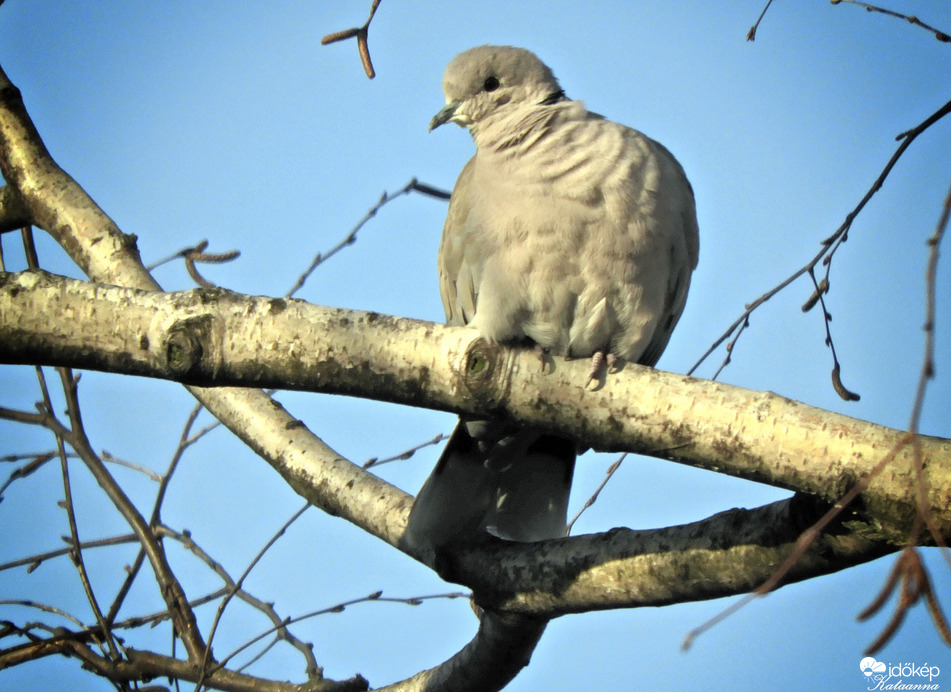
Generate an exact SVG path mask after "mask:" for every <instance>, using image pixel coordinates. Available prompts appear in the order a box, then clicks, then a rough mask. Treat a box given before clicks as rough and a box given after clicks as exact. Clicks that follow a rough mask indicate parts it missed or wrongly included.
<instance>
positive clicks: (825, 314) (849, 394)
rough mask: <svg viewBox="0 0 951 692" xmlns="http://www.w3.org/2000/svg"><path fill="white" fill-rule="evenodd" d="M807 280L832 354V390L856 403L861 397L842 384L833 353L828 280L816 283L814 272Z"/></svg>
mask: <svg viewBox="0 0 951 692" xmlns="http://www.w3.org/2000/svg"><path fill="white" fill-rule="evenodd" d="M809 278H810V279H812V285H813V286H815V287H816V290H815V291H814V292H813V294H812V296H815V297H816V298H818V300H819V303H820V304H821V305H822V323H823V324H824V325H825V330H826V346H828V348H829V350H830V351H831V352H832V388H833V389H835V393H836V394H838V395H839V396H840V397H841V398H842V400H843V401H858V400H859V399H861V397H860V396H859V395H858V394H856V393H855V392H853V391H850V390H849V389H846V387H845V385H844V384H842V377H841V374H840V373H841V365H839V358H838V356H837V355H836V353H835V342H833V341H832V328H831V327H830V323H831V322H832V315H830V314H829V310H828V308H826V299H825V293H826V291H828V290H829V288H828V287H829V280H828V279H823V280H822V284H821V285H820V284H819V283H818V282H817V281H816V274H815V272H814V271H813V270H812V269H810V270H809ZM812 296H810V298H809V300H808V301H806V305H804V306H803V307H804V308H807V306H809V304H810V303H812V302H813V297H812Z"/></svg>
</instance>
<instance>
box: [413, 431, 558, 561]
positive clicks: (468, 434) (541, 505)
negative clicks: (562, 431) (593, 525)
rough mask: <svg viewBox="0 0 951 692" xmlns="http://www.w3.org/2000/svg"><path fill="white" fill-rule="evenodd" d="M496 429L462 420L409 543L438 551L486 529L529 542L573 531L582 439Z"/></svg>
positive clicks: (428, 487)
mask: <svg viewBox="0 0 951 692" xmlns="http://www.w3.org/2000/svg"><path fill="white" fill-rule="evenodd" d="M493 427H494V425H493V424H491V423H488V424H486V423H460V424H459V425H457V426H456V429H455V430H454V431H453V433H452V436H451V437H450V438H449V442H448V443H447V445H446V448H445V450H444V451H443V453H442V456H441V457H440V459H439V462H438V463H437V464H436V468H435V469H433V472H432V474H430V476H429V478H428V479H427V480H426V482H425V483H424V484H423V487H422V489H421V490H420V491H419V494H418V495H417V497H416V502H415V503H414V505H413V509H412V512H411V513H410V517H409V523H408V525H407V529H406V534H405V538H404V541H407V542H408V543H410V544H414V545H417V546H419V547H423V546H426V547H428V548H431V549H437V548H439V547H440V546H442V545H445V544H446V543H449V542H450V541H456V540H473V539H475V538H477V537H478V535H479V534H480V533H481V532H482V531H486V532H488V533H491V534H494V535H496V536H498V537H500V538H504V539H507V540H511V541H522V542H527V541H540V540H545V539H548V538H559V537H562V536H564V535H565V527H566V521H567V511H568V495H569V493H570V490H571V478H572V474H573V472H574V465H575V455H576V445H575V443H574V442H572V441H571V440H567V439H565V438H561V437H557V436H554V435H550V434H545V433H541V432H539V431H537V430H535V431H533V430H519V431H515V432H512V431H508V432H507V434H504V435H503V436H501V437H500V436H499V435H493V432H495V431H494V430H493ZM473 435H476V436H477V437H478V439H476V438H475V437H473Z"/></svg>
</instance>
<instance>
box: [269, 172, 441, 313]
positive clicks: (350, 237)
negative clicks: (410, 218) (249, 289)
mask: <svg viewBox="0 0 951 692" xmlns="http://www.w3.org/2000/svg"><path fill="white" fill-rule="evenodd" d="M410 192H420V193H422V194H425V195H429V196H431V197H437V198H439V199H449V193H447V192H444V191H442V190H439V189H438V188H435V187H432V186H431V185H426V184H425V183H420V182H419V181H418V180H416V178H413V179H412V180H410V181H409V182H408V183H407V184H406V185H404V186H403V187H401V188H400V189H399V190H397V191H396V192H394V193H393V194H392V195H389V194H387V193H386V192H385V191H384V192H383V196H382V197H380V199H379V201H378V202H377V203H376V204H374V205H373V206H372V207H371V208H370V211H368V212H367V213H366V214H365V215H364V216H363V218H362V219H360V220H359V221H358V222H357V225H356V226H354V227H353V228H352V229H351V230H350V232H349V233H348V234H347V235H346V236H345V237H344V239H343V240H341V241H340V242H339V243H337V244H336V245H334V246H333V247H332V248H330V250H328V251H327V252H326V253H320V252H318V253H317V255H316V256H315V257H314V259H313V261H312V262H311V263H310V266H309V267H308V268H307V269H306V270H304V273H303V274H301V275H300V277H298V279H297V281H295V282H294V285H293V286H291V287H290V289H289V290H288V291H287V293H285V294H284V295H285V297H287V298H290V297H292V296H293V295H294V294H295V293H297V292H298V291H299V290H300V289H301V287H302V286H303V285H304V282H305V281H307V279H308V278H310V275H311V274H313V273H314V270H315V269H316V268H317V267H318V266H320V265H321V264H322V263H323V262H325V261H327V260H328V259H330V258H331V257H333V256H334V255H336V254H337V253H338V252H340V251H341V250H342V249H344V248H345V247H347V246H348V245H353V244H354V243H355V242H356V241H357V233H358V232H359V231H360V229H361V228H363V227H364V226H365V225H366V223H367V221H369V220H370V219H372V218H373V217H374V216H376V213H377V212H378V211H380V209H382V208H383V207H384V206H385V205H386V204H387V203H389V202H392V201H393V200H394V199H396V198H397V197H401V196H402V195H406V194H409V193H410Z"/></svg>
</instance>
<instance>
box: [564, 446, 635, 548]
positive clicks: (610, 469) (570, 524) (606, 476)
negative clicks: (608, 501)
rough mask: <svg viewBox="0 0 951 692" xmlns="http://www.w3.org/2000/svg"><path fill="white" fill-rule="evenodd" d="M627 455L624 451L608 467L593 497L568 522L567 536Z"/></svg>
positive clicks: (595, 500) (592, 494)
mask: <svg viewBox="0 0 951 692" xmlns="http://www.w3.org/2000/svg"><path fill="white" fill-rule="evenodd" d="M626 457H627V452H624V454H622V455H621V456H619V457H618V458H617V460H616V461H615V462H614V463H613V464H611V465H610V466H609V467H608V470H607V471H606V472H605V474H604V480H602V481H601V484H600V485H599V486H598V487H597V488H595V491H594V492H593V493H591V497H589V498H588V500H587V501H586V502H585V503H584V507H582V508H581V509H579V510H578V513H577V514H576V515H575V516H574V518H573V519H572V520H571V521H569V522H568V526H567V527H565V535H566V536H567V535H569V534H571V528H572V527H573V526H574V525H575V522H576V521H578V519H580V518H581V515H582V514H584V512H585V510H586V509H588V507H590V506H591V505H593V504H594V503H595V502H597V500H598V495H600V494H601V491H602V490H604V486H606V485H607V484H608V481H609V480H611V477H612V476H613V475H614V472H615V471H617V470H618V469H619V468H620V467H621V462H622V461H624V459H625V458H626Z"/></svg>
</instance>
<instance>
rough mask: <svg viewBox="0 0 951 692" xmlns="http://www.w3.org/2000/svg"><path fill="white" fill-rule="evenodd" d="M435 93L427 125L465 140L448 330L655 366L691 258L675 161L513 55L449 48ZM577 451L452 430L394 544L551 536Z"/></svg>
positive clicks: (686, 193)
mask: <svg viewBox="0 0 951 692" xmlns="http://www.w3.org/2000/svg"><path fill="white" fill-rule="evenodd" d="M442 86H443V91H444V93H445V97H446V106H445V107H444V108H443V109H442V110H440V111H439V113H437V114H436V116H435V117H434V118H433V120H432V122H431V123H430V130H432V129H434V128H436V127H439V126H440V125H442V124H444V123H447V122H454V123H456V124H457V125H460V126H463V127H467V128H469V132H470V133H471V135H472V138H473V140H474V141H475V145H476V153H475V156H473V157H472V159H471V160H470V161H469V163H468V164H466V166H465V168H463V170H462V173H461V174H460V175H459V179H458V181H457V182H456V185H455V188H454V189H453V192H452V198H451V200H450V202H449V212H448V215H447V217H446V223H445V226H444V227H443V235H442V243H441V246H440V248H439V256H438V265H439V286H440V291H441V294H442V302H443V307H444V309H445V312H446V320H447V322H448V324H450V325H468V326H470V327H473V328H475V329H477V330H478V331H479V333H480V334H481V336H482V337H483V338H485V339H486V340H489V341H492V342H501V343H506V344H527V345H534V346H535V347H536V348H542V349H544V350H546V351H548V352H550V353H551V354H553V355H561V356H572V357H595V358H598V359H603V358H604V357H605V356H606V357H607V358H608V359H609V360H613V359H614V358H621V359H623V360H625V361H630V362H634V363H642V364H645V365H654V364H655V363H656V362H657V359H658V358H659V357H660V355H661V353H662V352H663V350H664V347H665V346H666V345H667V341H668V340H669V339H670V334H671V332H672V330H673V328H674V325H676V323H677V320H678V319H679V318H680V313H681V312H682V311H683V307H684V302H685V301H686V298H687V289H688V286H689V284H690V274H691V272H692V271H693V269H694V267H696V264H697V254H698V238H697V219H696V211H695V207H694V198H693V191H692V190H691V187H690V183H689V182H688V181H687V178H686V176H685V175H684V172H683V169H682V168H681V167H680V164H678V163H677V161H676V159H674V157H673V156H672V155H671V154H670V152H669V151H667V149H665V148H664V147H663V146H661V145H660V144H658V143H657V142H655V141H653V140H652V139H649V138H648V137H646V136H644V135H643V134H641V133H640V132H638V131H636V130H633V129H631V128H629V127H625V126H624V125H619V124H618V123H614V122H611V121H610V120H605V119H604V118H602V117H601V116H599V115H596V114H594V113H590V112H588V111H587V110H586V109H585V107H584V105H583V104H582V103H581V102H580V101H572V100H569V99H568V98H566V97H565V94H564V92H563V91H562V89H561V87H560V86H559V85H558V82H557V80H556V79H555V77H554V75H553V74H552V71H551V70H550V69H549V68H548V67H547V66H546V65H545V64H544V63H542V62H541V60H539V59H538V58H537V57H536V56H535V55H534V54H533V53H531V52H529V51H527V50H524V49H521V48H513V47H510V46H481V47H478V48H473V49H471V50H468V51H466V52H464V53H461V54H460V55H458V56H457V57H456V58H454V59H453V60H452V62H450V63H449V66H448V67H447V68H446V73H445V76H444V77H443V82H442ZM593 367H594V366H593ZM582 384H583V383H579V386H582ZM577 451H578V450H577V446H576V444H575V443H574V442H573V441H571V440H568V439H565V438H562V437H559V436H557V435H553V434H550V433H548V432H545V431H541V430H535V429H517V428H513V427H511V426H506V425H504V424H502V423H500V422H497V421H484V420H483V421H475V420H462V421H460V424H459V425H458V426H457V427H456V430H455V431H454V432H453V434H452V436H451V437H450V440H449V442H448V444H447V446H446V449H445V451H444V452H443V454H442V456H441V457H440V459H439V461H438V463H437V465H436V468H435V469H434V470H433V472H432V474H431V475H430V477H429V479H428V480H427V481H426V483H425V484H424V485H423V488H422V489H421V490H420V492H419V495H418V496H417V498H416V502H415V504H414V506H413V509H412V512H411V514H410V519H409V524H408V527H407V532H406V539H405V540H406V541H408V542H409V543H411V544H416V545H419V546H424V547H427V548H430V549H433V550H437V549H439V548H440V547H441V546H442V545H445V544H446V543H448V542H451V541H456V540H472V539H474V538H477V537H478V535H479V533H480V532H483V531H487V532H489V533H492V534H494V535H496V536H498V537H501V538H505V539H509V540H515V541H537V540H544V539H547V538H556V537H559V536H564V535H565V527H566V512H567V505H568V495H569V491H570V489H571V478H572V473H573V471H574V463H575V456H576V453H577Z"/></svg>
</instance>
